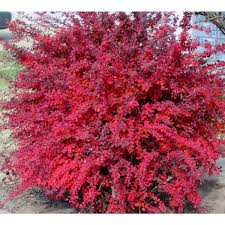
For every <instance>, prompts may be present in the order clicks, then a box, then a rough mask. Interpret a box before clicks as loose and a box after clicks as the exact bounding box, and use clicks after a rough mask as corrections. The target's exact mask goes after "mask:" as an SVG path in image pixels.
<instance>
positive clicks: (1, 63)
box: [0, 51, 22, 87]
mask: <svg viewBox="0 0 225 225" xmlns="http://www.w3.org/2000/svg"><path fill="white" fill-rule="evenodd" d="M20 69H22V66H21V65H20V64H18V63H17V62H16V60H15V59H14V58H13V57H12V56H11V55H10V54H9V53H8V52H6V51H1V52H0V79H1V80H8V79H14V78H15V77H16V75H17V73H18V71H19V70H20ZM3 85H4V82H3ZM0 87H2V82H1V83H0Z"/></svg>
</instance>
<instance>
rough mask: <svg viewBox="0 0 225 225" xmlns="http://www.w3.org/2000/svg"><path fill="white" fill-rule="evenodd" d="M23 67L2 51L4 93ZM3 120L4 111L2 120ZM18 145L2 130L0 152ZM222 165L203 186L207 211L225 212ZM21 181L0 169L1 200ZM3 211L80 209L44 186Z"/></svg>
mask: <svg viewBox="0 0 225 225" xmlns="http://www.w3.org/2000/svg"><path fill="white" fill-rule="evenodd" d="M20 68H21V66H20V65H18V64H17V63H15V61H14V60H13V59H12V58H11V57H10V56H9V55H8V54H5V53H1V52H0V97H2V98H6V97H7V96H8V94H9V92H8V89H7V87H8V84H9V83H8V82H7V81H6V80H7V78H9V77H10V78H13V77H14V76H15V75H16V73H17V72H18V70H19V69H20ZM2 122H3V118H1V112H0V123H2ZM15 148H16V144H15V143H14V141H13V140H12V139H10V131H4V132H0V153H1V152H4V154H9V153H10V152H11V151H13V150H15ZM0 166H1V160H0ZM218 166H221V168H222V172H221V174H220V176H218V177H216V176H213V177H207V176H206V177H205V182H204V183H203V184H202V185H201V187H199V191H200V193H201V195H202V198H203V202H202V206H203V207H204V208H205V212H206V213H225V159H220V160H219V161H218ZM17 183H18V180H17V178H16V177H13V176H11V175H6V174H4V173H1V172H0V200H2V199H3V198H4V197H5V196H6V195H7V193H9V191H10V190H13V188H14V187H15V185H16V184H17ZM1 213H76V211H75V209H74V208H72V207H70V206H69V205H67V204H66V203H63V202H54V201H51V200H49V199H48V198H47V197H46V196H45V195H44V193H42V192H41V191H40V190H28V191H26V192H25V193H24V194H23V195H21V196H18V197H17V198H16V199H15V200H13V201H11V202H9V203H8V204H7V205H5V206H4V208H3V209H0V214H1Z"/></svg>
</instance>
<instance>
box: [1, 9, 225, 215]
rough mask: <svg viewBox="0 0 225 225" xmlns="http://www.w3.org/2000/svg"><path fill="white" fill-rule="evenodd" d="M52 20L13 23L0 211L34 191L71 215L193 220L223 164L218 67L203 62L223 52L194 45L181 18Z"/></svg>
mask: <svg viewBox="0 0 225 225" xmlns="http://www.w3.org/2000/svg"><path fill="white" fill-rule="evenodd" d="M61 16H62V17H60V19H59V17H57V16H54V15H53V16H52V15H51V13H45V12H43V13H38V14H37V16H36V17H34V18H31V17H29V16H27V17H26V16H25V15H24V18H25V19H20V20H16V21H14V22H11V24H10V29H11V31H12V32H13V34H14V40H13V41H12V42H8V43H7V44H6V48H8V50H10V51H11V52H13V54H14V55H16V56H17V60H18V61H19V62H20V63H21V64H22V65H23V66H24V67H25V68H24V69H23V70H21V72H20V73H19V75H18V77H17V79H16V80H15V81H14V82H13V83H12V86H11V90H12V92H13V93H14V97H12V98H11V99H10V100H9V101H7V102H5V103H4V104H3V106H2V107H3V108H4V110H5V111H6V112H7V113H6V116H7V117H8V123H7V124H6V125H5V126H6V128H10V129H11V130H12V132H13V138H15V140H17V142H18V149H17V150H16V151H15V152H14V153H13V154H12V155H11V156H10V158H9V159H8V160H7V161H6V163H5V165H4V167H3V169H7V168H8V169H9V168H10V169H13V170H14V171H15V172H16V174H17V175H18V176H19V177H20V178H21V183H20V184H19V185H18V187H17V189H16V190H15V191H14V192H12V193H11V194H10V195H9V196H8V198H7V199H5V200H4V201H3V204H4V203H6V202H7V201H8V200H10V199H12V198H14V197H15V196H17V195H19V194H20V193H22V192H23V191H24V190H26V189H28V188H32V187H36V188H40V189H43V190H44V191H45V192H46V194H48V195H49V197H51V198H54V199H55V200H64V201H68V202H69V203H70V204H71V205H72V206H74V207H75V208H78V209H79V210H80V212H101V213H104V212H107V213H135V212H148V213H155V212H166V211H167V210H172V211H174V212H184V211H185V207H186V206H187V204H188V205H191V206H192V207H193V208H194V209H196V210H201V196H200V195H199V193H198V184H199V183H200V182H201V181H202V177H203V175H204V174H206V173H208V174H213V173H217V174H218V173H219V169H218V168H217V166H216V160H217V159H219V158H220V157H221V156H222V155H223V148H222V144H223V143H222V140H220V139H218V134H221V133H223V132H224V112H225V105H224V100H223V99H222V98H221V96H222V95H223V93H224V82H223V80H222V78H221V76H222V75H224V71H223V66H224V63H222V62H218V61H215V62H211V63H208V61H209V59H210V57H212V56H213V55H214V54H216V53H217V52H219V51H223V50H224V47H225V46H224V45H223V44H222V45H217V46H211V45H210V44H209V43H205V44H204V45H201V44H200V43H198V42H197V41H196V40H193V39H192V38H191V37H190V31H191V29H193V27H192V26H191V24H190V21H191V14H190V13H185V14H184V18H183V19H182V20H179V19H178V18H177V17H176V14H173V13H154V12H152V13H130V14H126V13H106V12H104V13H103V12H102V13H92V12H88V13H84V12H82V13H67V12H65V13H62V14H61ZM28 21H29V22H28ZM35 24H36V25H35ZM195 29H196V28H195ZM199 29H200V28H199ZM178 30H180V33H179V34H178V33H177V31H178ZM24 38H28V39H29V40H30V41H31V42H32V47H31V48H25V47H22V46H21V45H18V44H17V43H18V42H19V41H21V40H24ZM199 47H201V52H200V51H198V49H199Z"/></svg>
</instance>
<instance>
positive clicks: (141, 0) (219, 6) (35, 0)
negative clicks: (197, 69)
mask: <svg viewBox="0 0 225 225" xmlns="http://www.w3.org/2000/svg"><path fill="white" fill-rule="evenodd" d="M0 10H1V11H6V10H7V11H42V10H46V11H225V3H224V0H209V1H207V0H0Z"/></svg>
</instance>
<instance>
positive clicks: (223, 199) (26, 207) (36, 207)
mask: <svg viewBox="0 0 225 225" xmlns="http://www.w3.org/2000/svg"><path fill="white" fill-rule="evenodd" d="M218 165H219V166H222V172H221V174H220V176H219V177H216V176H213V177H206V178H205V183H204V184H203V185H202V186H201V187H200V188H199V189H200V193H201V195H202V197H203V202H202V206H203V207H204V208H205V213H225V159H221V160H219V161H218ZM16 183H17V180H16V179H15V178H12V180H11V179H10V178H8V177H7V176H5V175H3V174H0V199H2V198H4V197H5V196H6V194H7V193H8V192H9V191H10V190H12V189H13V187H15V184H16ZM2 213H23V214H24V213H29V214H30V213H32V214H38V213H45V214H46V213H47V214H48V213H51V214H52V213H66V214H67V213H77V212H76V211H75V209H73V208H71V207H70V206H69V205H67V204H66V203H63V202H53V201H50V200H49V199H48V198H46V196H45V195H44V194H43V193H42V192H40V191H37V190H29V191H26V192H25V193H24V194H23V195H21V196H19V197H18V198H17V199H15V200H13V201H12V202H10V203H8V204H7V205H5V207H4V208H3V209H0V214H2Z"/></svg>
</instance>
